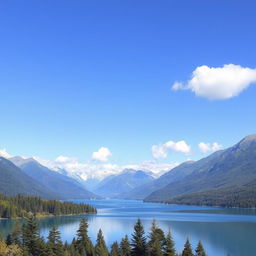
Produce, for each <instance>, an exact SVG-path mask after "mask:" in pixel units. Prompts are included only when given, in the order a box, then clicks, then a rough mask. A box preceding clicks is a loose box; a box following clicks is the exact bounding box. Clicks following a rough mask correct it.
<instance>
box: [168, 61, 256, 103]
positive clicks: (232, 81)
mask: <svg viewBox="0 0 256 256" xmlns="http://www.w3.org/2000/svg"><path fill="white" fill-rule="evenodd" d="M255 82H256V69H251V68H246V67H241V66H240V65H234V64H227V65H224V66H223V67H216V68H215V67H208V66H206V65H204V66H199V67H197V68H196V69H195V70H194V71H193V73H192V77H191V79H190V80H189V81H187V83H185V84H183V83H181V82H175V83H174V84H173V86H172V89H173V90H191V91H192V92H194V93H195V94H196V95H197V96H200V97H204V98H207V99H211V100H217V99H229V98H232V97H235V96H237V95H239V94H240V93H241V92H242V91H243V90H245V89H246V88H247V87H248V86H249V85H250V84H252V83H255Z"/></svg>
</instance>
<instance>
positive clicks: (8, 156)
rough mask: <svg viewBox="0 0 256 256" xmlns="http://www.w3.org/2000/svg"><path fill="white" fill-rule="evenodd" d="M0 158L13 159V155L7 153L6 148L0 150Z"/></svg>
mask: <svg viewBox="0 0 256 256" xmlns="http://www.w3.org/2000/svg"><path fill="white" fill-rule="evenodd" d="M0 156H2V157H4V158H10V157H12V155H11V154H9V153H8V152H7V151H6V149H5V148H3V149H0Z"/></svg>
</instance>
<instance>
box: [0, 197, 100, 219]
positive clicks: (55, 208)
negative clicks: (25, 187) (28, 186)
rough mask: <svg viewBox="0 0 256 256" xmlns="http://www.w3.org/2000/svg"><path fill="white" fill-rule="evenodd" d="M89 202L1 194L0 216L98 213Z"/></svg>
mask: <svg viewBox="0 0 256 256" xmlns="http://www.w3.org/2000/svg"><path fill="white" fill-rule="evenodd" d="M96 212H97V210H96V209H95V208H93V207H92V206H90V205H88V204H82V203H81V204H75V203H71V202H61V201H58V200H43V199H41V198H40V197H30V196H22V195H18V196H15V197H11V196H5V195H1V194H0V218H17V217H21V218H23V217H28V216H29V215H31V213H32V214H39V215H69V214H84V213H96Z"/></svg>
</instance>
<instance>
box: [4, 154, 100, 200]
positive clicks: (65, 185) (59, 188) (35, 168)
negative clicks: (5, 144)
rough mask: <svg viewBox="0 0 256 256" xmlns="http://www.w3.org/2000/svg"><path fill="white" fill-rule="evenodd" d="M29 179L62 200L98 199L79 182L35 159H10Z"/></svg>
mask: <svg viewBox="0 0 256 256" xmlns="http://www.w3.org/2000/svg"><path fill="white" fill-rule="evenodd" d="M9 160H10V161H12V162H13V163H14V164H16V166H18V167H19V168H20V169H21V170H22V171H23V172H24V173H25V174H27V175H28V176H29V177H31V178H32V179H34V180H35V181H37V182H38V183H40V184H41V185H43V186H45V187H46V188H47V189H48V190H49V191H53V192H54V193H56V194H57V195H60V197H61V198H69V199H71V198H72V199H82V198H96V197H97V196H96V195H95V194H93V193H91V192H89V191H87V190H86V189H85V188H84V187H83V186H82V185H81V184H80V183H79V182H78V181H76V180H74V179H71V178H69V177H67V176H65V175H62V174H60V173H58V172H55V171H53V170H50V169H49V168H47V167H45V166H43V165H41V164H40V163H38V162H37V161H36V160H35V159H33V158H28V159H23V158H21V157H13V158H10V159H9Z"/></svg>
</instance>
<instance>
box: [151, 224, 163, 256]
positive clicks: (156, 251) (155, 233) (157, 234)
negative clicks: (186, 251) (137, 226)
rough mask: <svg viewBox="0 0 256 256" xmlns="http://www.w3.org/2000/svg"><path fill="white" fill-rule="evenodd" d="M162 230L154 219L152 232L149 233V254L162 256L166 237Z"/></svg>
mask: <svg viewBox="0 0 256 256" xmlns="http://www.w3.org/2000/svg"><path fill="white" fill-rule="evenodd" d="M161 231H162V230H161V229H160V228H159V227H158V226H157V225H156V221H155V220H153V222H152V226H151V232H150V234H149V238H150V240H149V243H148V251H149V256H162V254H163V253H162V245H163V241H162V239H164V237H162V235H161V234H162V233H163V231H162V232H161Z"/></svg>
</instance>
